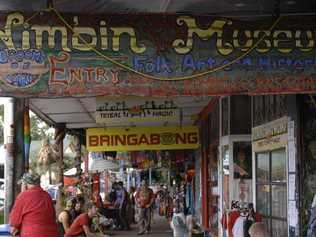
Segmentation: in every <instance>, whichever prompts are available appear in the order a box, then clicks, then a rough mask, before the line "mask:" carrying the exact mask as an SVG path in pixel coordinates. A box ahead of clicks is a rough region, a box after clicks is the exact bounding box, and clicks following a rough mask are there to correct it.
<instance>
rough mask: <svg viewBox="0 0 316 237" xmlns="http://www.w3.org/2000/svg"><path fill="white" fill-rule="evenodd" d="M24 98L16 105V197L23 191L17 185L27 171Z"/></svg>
mask: <svg viewBox="0 0 316 237" xmlns="http://www.w3.org/2000/svg"><path fill="white" fill-rule="evenodd" d="M24 108H25V100H24V99H15V107H14V128H15V129H14V131H15V144H14V145H15V149H14V175H15V180H14V182H15V183H14V198H16V197H17V195H18V194H19V193H20V192H21V187H20V185H15V184H16V182H17V180H19V179H20V178H21V177H22V175H23V173H24V172H25V162H26V157H25V153H24Z"/></svg>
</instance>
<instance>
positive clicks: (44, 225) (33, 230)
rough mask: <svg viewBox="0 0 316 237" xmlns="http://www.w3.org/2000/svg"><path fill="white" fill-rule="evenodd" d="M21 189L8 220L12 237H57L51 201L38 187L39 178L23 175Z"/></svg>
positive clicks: (28, 174)
mask: <svg viewBox="0 0 316 237" xmlns="http://www.w3.org/2000/svg"><path fill="white" fill-rule="evenodd" d="M21 187H22V192H21V193H20V194H19V195H18V196H17V198H16V200H15V203H14V206H13V209H12V211H11V213H10V218H9V223H10V225H11V234H12V236H20V237H34V236H45V237H58V228H57V223H56V214H55V209H54V204H53V200H52V198H51V197H50V195H49V194H48V193H47V192H45V191H44V190H43V189H42V188H41V187H40V176H39V175H38V174H31V173H25V174H24V175H23V176H22V179H21Z"/></svg>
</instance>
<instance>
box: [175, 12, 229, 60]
mask: <svg viewBox="0 0 316 237" xmlns="http://www.w3.org/2000/svg"><path fill="white" fill-rule="evenodd" d="M177 24H178V25H179V26H183V25H186V26H187V28H188V33H187V41H186V42H185V41H184V40H183V39H176V40H174V41H173V47H174V50H175V51H176V52H177V53H179V54H187V53H189V52H190V51H191V50H192V49H193V38H194V37H193V35H197V36H198V37H199V38H200V39H201V40H204V41H205V40H209V39H210V38H211V37H213V36H214V35H216V48H217V50H218V51H219V52H220V53H221V54H223V55H228V54H231V53H232V51H233V46H232V45H231V44H230V43H223V30H224V26H226V25H231V24H232V22H231V21H228V20H215V21H214V22H213V23H212V24H211V25H210V26H209V28H207V29H200V28H199V27H198V26H197V24H196V20H195V19H194V18H192V17H189V16H180V17H179V18H178V19H177Z"/></svg>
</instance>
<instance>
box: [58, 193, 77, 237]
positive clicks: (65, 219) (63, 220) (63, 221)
mask: <svg viewBox="0 0 316 237" xmlns="http://www.w3.org/2000/svg"><path fill="white" fill-rule="evenodd" d="M75 204H76V200H75V199H74V198H71V199H69V200H68V201H67V203H66V208H65V209H64V210H63V211H62V212H61V213H60V214H59V215H58V223H57V224H58V230H59V234H60V236H64V234H65V232H66V230H67V229H68V228H69V226H70V225H71V224H72V219H71V215H70V211H71V210H73V209H74V208H75Z"/></svg>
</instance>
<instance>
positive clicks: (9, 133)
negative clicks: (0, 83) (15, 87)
mask: <svg viewBox="0 0 316 237" xmlns="http://www.w3.org/2000/svg"><path fill="white" fill-rule="evenodd" d="M14 140H15V139H14V98H8V99H7V102H6V103H5V104H4V144H5V173H4V177H5V200H4V223H8V222H9V214H10V210H11V207H12V205H13V200H14V188H13V187H14V186H15V184H14V180H15V178H14Z"/></svg>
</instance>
